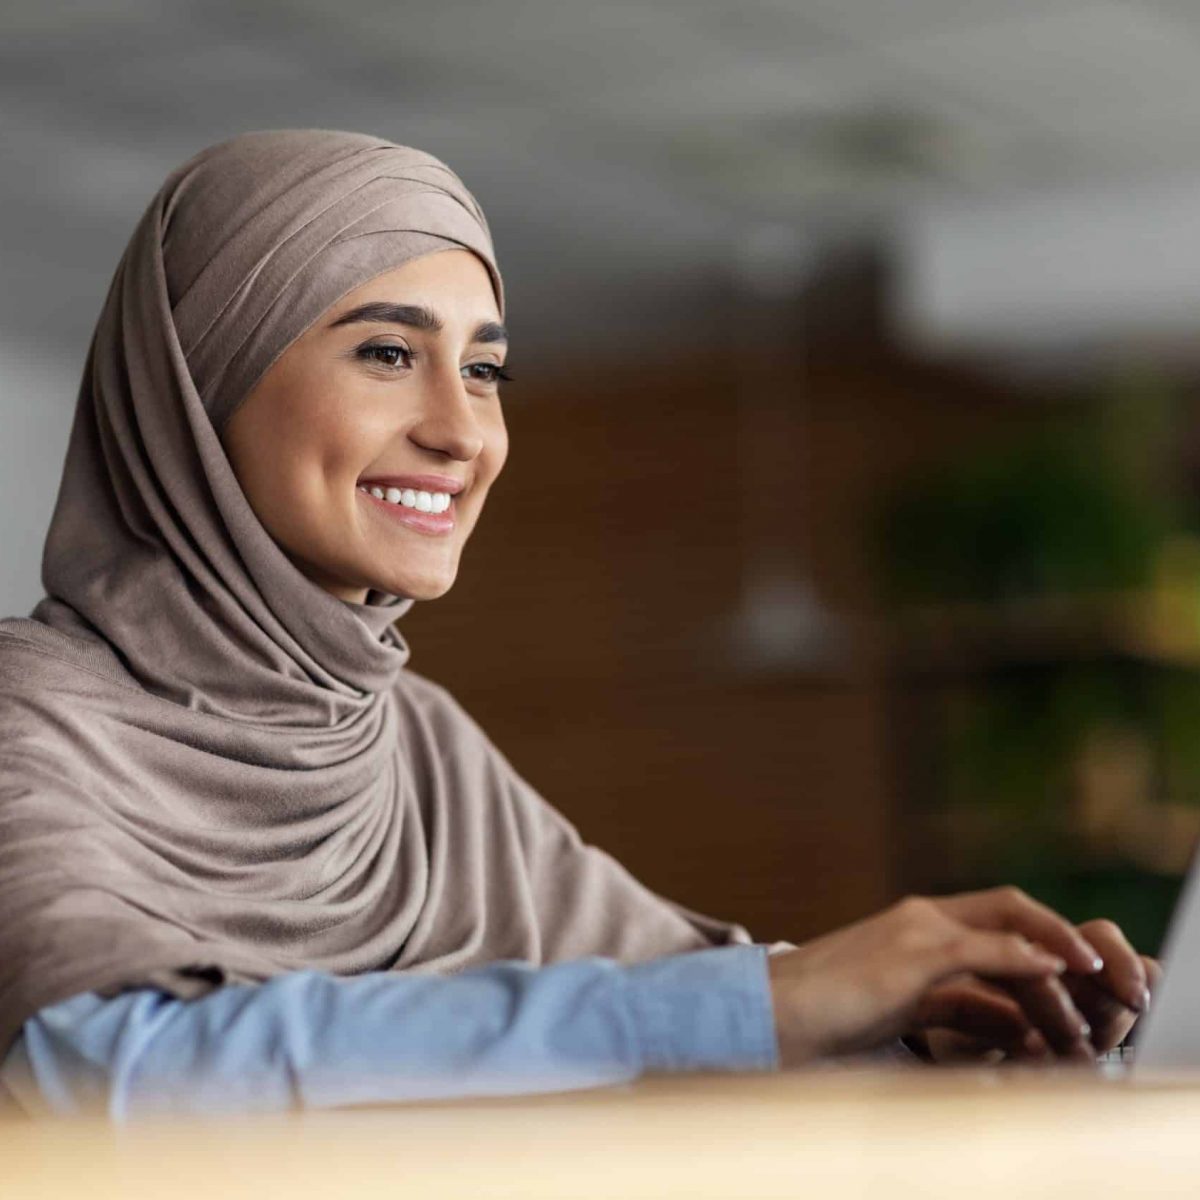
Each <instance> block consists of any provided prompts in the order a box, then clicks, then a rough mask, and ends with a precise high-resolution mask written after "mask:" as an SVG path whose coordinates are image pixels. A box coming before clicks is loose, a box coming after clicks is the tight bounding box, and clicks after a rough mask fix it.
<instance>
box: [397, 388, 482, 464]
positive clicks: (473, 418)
mask: <svg viewBox="0 0 1200 1200" xmlns="http://www.w3.org/2000/svg"><path fill="white" fill-rule="evenodd" d="M408 436H409V439H410V440H411V441H413V442H415V443H416V444H417V445H418V446H421V447H423V448H424V449H426V450H432V451H434V452H435V453H437V454H443V455H446V456H447V457H448V458H456V459H459V460H460V461H462V462H468V461H470V460H471V459H473V458H475V457H477V456H478V454H479V453H480V451H481V450H482V449H483V432H482V430H481V429H480V425H479V418H478V416H477V415H476V413H475V409H474V408H473V406H472V404H471V394H470V393H469V392H468V391H467V387H466V382H465V381H464V379H463V377H462V375H461V374H460V373H459V371H458V370H457V368H453V367H451V368H447V369H445V370H440V371H438V372H436V373H435V374H434V376H433V377H432V378H431V380H430V383H429V386H428V387H427V388H426V389H425V391H424V395H423V397H422V403H421V410H420V415H419V417H418V419H417V421H416V422H415V423H414V424H413V425H412V426H411V427H410V429H409V431H408Z"/></svg>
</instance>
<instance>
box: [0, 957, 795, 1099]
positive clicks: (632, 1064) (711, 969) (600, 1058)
mask: <svg viewBox="0 0 1200 1200" xmlns="http://www.w3.org/2000/svg"><path fill="white" fill-rule="evenodd" d="M778 1066H779V1058H778V1046H777V1042H776V1037H775V1025H774V1018H773V1015H772V1009H771V996H770V984H769V978H768V975H767V969H766V947H765V946H762V945H757V944H754V945H736V946H720V947H714V948H712V949H706V950H698V951H692V952H688V953H683V954H677V955H672V956H670V957H667V958H660V959H655V960H653V961H651V962H645V963H637V964H634V965H631V966H626V965H621V964H619V963H618V962H616V961H615V960H613V959H609V958H600V957H591V958H583V959H577V960H574V961H571V962H563V963H556V964H553V965H551V966H544V967H535V966H532V965H531V964H529V963H524V962H519V961H516V960H511V961H501V962H496V963H491V964H489V965H487V966H483V967H477V968H473V969H471V970H467V971H463V972H461V973H459V974H456V975H450V976H439V975H411V974H404V973H392V972H376V973H371V974H365V975H355V976H337V975H330V974H327V973H324V972H319V971H313V970H306V971H296V972H290V973H288V974H285V975H280V976H277V977H275V978H274V979H271V980H268V981H267V982H265V983H261V984H249V985H230V986H226V987H222V988H219V989H217V990H216V991H213V992H211V993H209V994H208V995H206V996H204V997H201V998H200V999H195V1000H180V999H177V998H175V997H172V996H170V995H167V994H166V993H163V992H160V991H157V990H154V989H140V990H136V991H128V992H123V993H121V994H119V995H117V996H115V997H113V998H108V999H106V998H104V997H101V996H99V995H97V994H96V993H94V992H85V993H82V994H80V995H77V996H73V997H71V998H70V999H69V1000H65V1001H63V1002H62V1003H59V1004H55V1005H52V1006H50V1007H48V1008H44V1009H42V1010H41V1011H40V1012H38V1013H36V1014H35V1015H34V1016H33V1017H31V1018H30V1019H29V1020H28V1021H26V1022H25V1025H24V1027H23V1029H22V1034H21V1036H20V1037H19V1038H18V1039H17V1041H16V1042H15V1043H14V1045H13V1047H12V1049H11V1051H10V1052H9V1054H8V1056H7V1057H6V1059H5V1060H4V1063H3V1065H2V1066H0V1084H2V1085H3V1086H4V1087H5V1088H7V1090H8V1091H9V1093H10V1094H11V1095H12V1096H13V1097H14V1099H15V1101H16V1103H17V1104H18V1105H19V1106H20V1107H21V1108H22V1109H23V1110H24V1111H26V1112H27V1113H29V1114H30V1115H35V1116H36V1115H49V1114H67V1113H79V1112H101V1113H104V1114H106V1115H107V1116H108V1117H109V1118H111V1119H113V1120H115V1121H118V1122H121V1121H125V1120H127V1119H128V1118H130V1117H134V1116H138V1115H142V1114H147V1115H148V1114H161V1113H191V1114H196V1113H218V1112H224V1113H228V1112H235V1111H236V1112H249V1111H274V1110H282V1109H290V1108H327V1107H335V1106H340V1105H350V1104H372V1103H376V1104H377V1103H386V1102H389V1101H400V1100H419V1099H430V1098H442V1097H451V1096H482V1095H501V1094H516V1093H524V1092H545V1091H565V1090H571V1089H577V1088H589V1087H598V1086H602V1085H606V1084H616V1083H623V1082H626V1081H629V1080H631V1079H634V1078H636V1077H637V1076H638V1075H640V1074H642V1073H644V1072H649V1071H691V1070H773V1069H777V1068H778Z"/></svg>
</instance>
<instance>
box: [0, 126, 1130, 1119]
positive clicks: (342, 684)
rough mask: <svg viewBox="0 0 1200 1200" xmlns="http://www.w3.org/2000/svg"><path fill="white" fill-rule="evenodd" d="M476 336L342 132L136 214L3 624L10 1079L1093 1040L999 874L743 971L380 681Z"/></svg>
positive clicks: (381, 154) (320, 1089)
mask: <svg viewBox="0 0 1200 1200" xmlns="http://www.w3.org/2000/svg"><path fill="white" fill-rule="evenodd" d="M503 319H504V293H503V285H502V281H501V277H500V273H499V270H498V268H497V266H496V262H495V258H494V254H493V249H492V243H491V238H490V233H489V230H488V226H487V223H486V220H485V218H484V215H483V213H482V211H481V210H480V208H479V206H478V205H477V203H476V202H475V200H474V198H473V197H472V196H471V195H470V193H469V192H468V191H467V189H466V188H465V187H464V185H463V184H462V181H461V180H459V179H458V177H457V176H456V175H455V174H454V173H453V172H452V171H450V170H449V169H448V168H447V167H446V166H445V165H444V164H443V163H441V162H439V161H438V160H437V159H435V158H433V157H432V156H430V155H428V154H425V153H422V152H420V151H418V150H414V149H411V148H407V147H403V146H397V145H395V144H393V143H390V142H387V141H385V140H383V139H380V138H376V137H370V136H365V135H360V134H350V133H342V132H337V131H329V130H283V131H265V132H256V133H250V134H245V135H242V136H240V137H236V138H233V139H230V140H229V141H226V142H223V143H220V144H218V145H216V146H212V147H209V148H207V149H206V150H204V151H201V152H200V153H199V154H197V155H196V156H194V157H193V158H192V159H190V160H189V161H188V162H186V163H184V164H183V165H182V166H180V167H179V168H177V169H176V170H175V171H174V172H172V173H171V174H170V175H169V176H168V178H167V179H166V181H165V182H164V184H163V186H162V187H161V188H160V189H159V191H158V193H157V194H156V195H155V197H154V198H153V200H152V201H151V203H150V205H149V206H148V208H147V209H146V211H145V213H144V214H143V216H142V219H141V221H140V223H139V224H138V226H137V228H136V230H135V232H134V234H133V237H132V239H131V240H130V243H129V245H128V247H127V249H126V252H125V254H124V256H123V258H122V260H121V262H120V264H119V266H118V268H117V271H116V274H115V276H114V279H113V282H112V286H111V288H110V290H109V293H108V296H107V299H106V301H105V305H104V309H103V311H102V313H101V316H100V319H99V322H98V325H97V328H96V332H95V336H94V338H93V340H92V344H91V347H90V349H89V353H88V359H87V364H86V367H85V371H84V377H83V382H82V386H81V388H80V392H79V397H78V403H77V408H76V414H75V421H74V425H73V428H72V433H71V438H70V444H69V448H68V453H67V458H66V463H65V466H64V470H63V476H62V481H61V485H60V489H59V494H58V499H57V504H56V507H55V511H54V515H53V519H52V522H51V527H50V531H49V534H48V537H47V541H46V547H45V554H44V559H43V583H44V586H45V589H46V595H45V597H44V598H43V599H42V601H41V602H40V603H39V604H38V605H37V606H36V608H35V609H34V610H33V612H32V614H31V615H30V617H28V618H12V619H9V620H6V621H3V622H0V733H2V735H3V740H2V742H0V744H2V745H3V750H2V751H0V911H3V912H4V914H5V918H6V919H5V921H4V924H3V927H2V928H0V1053H3V1052H5V1051H7V1052H8V1053H7V1056H6V1059H5V1067H4V1074H3V1078H4V1079H5V1081H6V1083H7V1086H8V1089H9V1091H10V1092H11V1093H12V1094H13V1095H15V1096H16V1098H17V1100H18V1103H19V1104H20V1105H21V1106H22V1107H23V1108H25V1109H26V1110H28V1111H34V1112H39V1111H73V1110H75V1109H78V1108H80V1107H89V1106H93V1105H94V1106H98V1107H100V1108H102V1109H104V1110H106V1111H108V1112H109V1113H111V1114H113V1115H115V1116H125V1115H129V1114H132V1113H137V1112H142V1111H162V1110H168V1109H169V1110H175V1111H200V1110H212V1109H214V1108H224V1109H227V1108H230V1107H233V1108H278V1107H284V1106H287V1105H291V1104H296V1103H300V1104H308V1105H333V1104H342V1103H356V1102H364V1101H378V1100H387V1099H398V1098H405V1097H408V1098H411V1097H419V1096H435V1095H448V1094H471V1093H476V1094H477V1093H481V1092H503V1091H512V1092H515V1091H526V1090H536V1089H554V1088H566V1087H585V1086H592V1085H595V1084H599V1083H605V1082H612V1081H616V1080H623V1079H629V1078H632V1077H634V1076H636V1075H638V1074H639V1073H641V1072H642V1071H646V1070H686V1069H697V1068H724V1069H772V1068H775V1067H778V1066H780V1065H784V1066H787V1065H792V1064H796V1063H801V1062H808V1061H811V1060H813V1059H816V1058H820V1057H822V1056H827V1055H831V1054H840V1053H846V1052H850V1051H855V1050H861V1049H867V1048H871V1047H874V1046H880V1045H886V1044H887V1043H889V1042H890V1041H891V1040H892V1039H893V1038H895V1037H897V1036H899V1035H908V1036H909V1037H910V1039H911V1040H912V1042H913V1044H915V1045H916V1046H917V1047H918V1048H919V1050H920V1051H921V1052H922V1053H926V1054H929V1055H931V1056H934V1057H940V1056H943V1055H946V1054H949V1053H951V1052H964V1051H966V1052H975V1051H984V1050H994V1051H996V1052H997V1053H1010V1054H1022V1055H1029V1056H1034V1057H1041V1056H1051V1057H1052V1056H1055V1055H1059V1056H1061V1055H1073V1056H1090V1055H1091V1053H1092V1052H1093V1050H1094V1049H1096V1048H1104V1047H1105V1046H1106V1045H1107V1044H1109V1043H1111V1042H1112V1041H1113V1040H1114V1039H1117V1038H1119V1037H1121V1036H1122V1035H1123V1034H1124V1033H1125V1032H1126V1031H1127V1030H1128V1028H1129V1026H1130V1025H1131V1024H1132V1021H1133V1019H1134V1016H1135V1014H1136V1012H1137V1011H1139V1010H1140V1009H1141V1008H1142V1007H1144V1004H1145V1002H1146V998H1147V992H1146V989H1147V986H1148V983H1149V982H1150V978H1149V975H1150V974H1151V973H1152V971H1153V965H1152V964H1149V963H1147V962H1144V961H1143V960H1141V959H1140V958H1139V956H1138V955H1137V954H1135V953H1134V952H1133V951H1132V950H1131V949H1130V948H1129V947H1128V945H1127V944H1126V943H1125V941H1124V939H1123V938H1122V937H1121V935H1120V932H1119V930H1116V929H1115V927H1111V926H1109V925H1107V924H1102V923H1100V924H1093V925H1090V926H1087V927H1083V928H1082V929H1075V928H1073V927H1072V926H1071V925H1069V924H1068V923H1067V922H1066V921H1064V920H1062V919H1061V918H1060V917H1058V916H1057V915H1055V914H1054V913H1052V912H1050V911H1049V910H1047V909H1044V908H1042V907H1041V906H1039V905H1036V904H1035V903H1034V902H1033V901H1031V900H1029V899H1028V898H1027V897H1024V896H1022V895H1020V894H1019V893H1015V892H1012V893H1010V892H1007V891H999V892H989V893H980V894H974V895H969V896H960V897H952V898H948V899H943V900H936V901H935V900H916V901H908V902H905V903H904V904H901V905H898V906H896V907H895V908H893V909H891V910H888V911H887V912H886V913H884V914H881V915H880V916H878V917H875V918H872V919H870V920H868V921H865V922H861V923H859V924H858V925H856V926H852V927H850V928H849V929H847V930H844V931H841V932H839V933H835V934H831V935H829V936H827V937H825V938H822V939H818V940H817V941H815V942H812V943H809V944H807V945H805V946H801V947H793V946H791V945H790V944H788V943H778V944H776V945H775V946H774V947H772V948H771V949H772V950H773V951H774V953H772V954H771V955H770V957H769V958H768V948H767V947H765V946H762V945H759V944H756V943H754V942H753V941H752V939H751V937H750V935H749V934H748V933H747V931H746V930H744V929H742V928H741V927H740V926H737V925H732V924H729V923H725V922H721V921H717V920H714V919H712V918H709V917H706V916H703V915H701V914H699V913H695V912H692V911H690V910H688V909H686V908H683V907H682V906H680V905H678V904H676V903H673V902H671V901H669V900H666V899H664V898H662V897H659V896H657V895H655V894H654V893H652V892H651V891H649V890H648V889H646V888H645V887H643V886H642V885H641V884H639V883H638V882H637V881H636V880H635V879H633V878H632V877H631V876H630V875H629V874H628V872H626V871H625V870H624V869H623V868H622V867H621V866H620V865H619V864H618V863H616V862H615V861H614V860H613V859H612V858H610V857H609V856H607V855H606V854H604V853H603V852H602V851H600V850H598V849H596V848H594V847H590V846H587V845H585V844H584V843H583V842H582V841H581V840H580V838H579V835H578V834H577V832H576V831H575V829H574V828H573V826H572V825H570V824H569V823H568V822H567V821H566V820H565V819H564V818H563V817H562V816H560V815H559V814H558V813H557V812H556V811H555V810H554V809H552V808H551V807H550V806H549V805H548V804H547V803H546V802H545V801H544V800H543V799H542V798H541V797H540V796H538V795H537V794H536V792H534V791H533V789H532V788H530V787H529V785H528V784H527V783H525V782H524V780H523V779H522V778H521V777H520V776H519V775H518V774H517V773H516V772H515V771H514V770H513V768H512V767H511V766H510V764H509V763H508V762H507V760H506V759H505V758H504V757H503V755H502V754H501V753H500V752H499V751H498V750H497V749H496V748H495V747H494V746H493V745H492V744H491V742H490V741H489V740H488V738H487V737H486V735H485V734H484V733H483V731H482V730H481V729H480V728H479V727H478V725H476V724H475V723H474V722H473V721H472V720H471V718H470V717H469V716H468V715H467V714H466V713H465V712H464V711H463V710H462V709H461V708H460V707H459V706H458V705H457V704H456V703H455V701H454V700H453V698H452V697H450V696H449V695H448V694H447V693H446V692H445V691H444V690H443V689H442V688H440V687H438V686H437V685H436V684H434V683H432V682H430V681H429V680H426V679H424V678H422V677H421V676H419V675H417V674H416V673H414V672H413V671H411V670H410V669H408V668H407V665H406V663H407V659H408V647H407V645H406V644H405V642H404V640H403V638H402V637H401V636H400V634H399V633H398V631H397V630H396V628H395V626H394V622H395V620H396V619H397V618H398V617H400V616H401V615H403V614H404V613H405V612H406V611H407V610H408V609H409V608H410V607H411V605H412V604H413V603H414V601H416V600H431V599H434V598H436V597H437V596H440V595H442V594H444V593H445V592H446V591H447V589H449V588H450V586H451V585H452V584H453V582H454V579H455V575H456V572H457V569H458V561H459V556H460V554H461V552H462V549H463V546H464V544H465V542H466V540H467V538H468V537H469V535H470V533H471V531H472V530H473V529H474V527H475V524H476V522H477V521H478V520H479V517H480V514H481V512H482V509H483V505H484V501H485V499H486V496H487V492H488V489H489V488H490V486H491V485H492V483H493V482H494V481H495V479H496V477H497V476H498V475H499V473H500V471H501V469H502V468H503V465H504V461H505V456H506V453H507V435H506V432H505V426H504V419H503V414H502V406H501V402H500V389H501V387H502V386H503V385H502V381H503V380H504V379H505V376H506V372H505V370H504V364H505V356H506V348H507V343H506V333H505V330H504V327H503ZM1101 957H1103V959H1104V962H1103V963H1101ZM1085 1015H1086V1016H1087V1017H1089V1018H1090V1021H1091V1030H1090V1031H1089V1030H1088V1026H1087V1022H1086V1021H1085ZM931 1029H932V1030H938V1031H940V1032H937V1033H936V1035H935V1034H929V1036H926V1031H928V1030H931ZM1089 1032H1090V1033H1091V1037H1092V1041H1091V1042H1089V1041H1088V1034H1089Z"/></svg>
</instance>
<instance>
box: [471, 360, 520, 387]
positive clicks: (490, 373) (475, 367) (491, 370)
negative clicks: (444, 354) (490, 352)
mask: <svg viewBox="0 0 1200 1200" xmlns="http://www.w3.org/2000/svg"><path fill="white" fill-rule="evenodd" d="M463 370H464V371H480V370H482V371H484V372H486V374H483V375H476V376H475V378H476V379H477V380H479V382H480V383H497V382H499V380H501V379H507V380H509V381H510V382H511V380H512V376H511V375H506V374H505V373H504V368H503V367H502V366H501V365H500V364H499V363H468V364H467V365H466V366H465V367H463Z"/></svg>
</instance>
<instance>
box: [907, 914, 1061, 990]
mask: <svg viewBox="0 0 1200 1200" xmlns="http://www.w3.org/2000/svg"><path fill="white" fill-rule="evenodd" d="M945 925H946V928H945V929H944V930H939V931H938V936H937V937H936V938H933V939H930V940H929V941H928V942H927V944H926V945H925V947H924V956H923V963H922V964H921V967H920V969H921V970H922V971H923V973H924V974H925V976H926V981H927V982H926V984H925V986H926V987H931V986H932V985H933V984H935V983H938V982H940V981H941V980H943V979H947V978H949V977H950V976H952V975H958V974H961V973H962V972H963V971H970V972H971V973H972V974H975V975H981V976H995V977H997V978H1001V979H1002V978H1006V977H1010V976H1011V977H1012V978H1013V979H1041V978H1044V977H1048V976H1056V975H1061V974H1063V972H1064V971H1066V969H1067V964H1066V962H1065V961H1064V960H1063V959H1061V958H1059V956H1058V955H1057V954H1052V953H1050V951H1048V950H1044V949H1042V947H1041V946H1035V945H1034V944H1033V943H1032V942H1030V941H1028V940H1026V939H1025V938H1023V937H1021V935H1020V934H1016V933H992V932H990V931H988V930H982V929H971V928H969V927H968V926H964V925H955V924H954V923H953V922H951V921H946V923H945Z"/></svg>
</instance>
